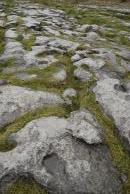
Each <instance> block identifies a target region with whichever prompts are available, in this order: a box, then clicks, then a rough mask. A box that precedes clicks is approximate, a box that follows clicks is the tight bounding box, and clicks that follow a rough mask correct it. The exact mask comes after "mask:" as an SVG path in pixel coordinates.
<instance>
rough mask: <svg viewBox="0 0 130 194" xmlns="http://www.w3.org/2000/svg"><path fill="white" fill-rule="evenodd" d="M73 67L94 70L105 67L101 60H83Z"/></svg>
mask: <svg viewBox="0 0 130 194" xmlns="http://www.w3.org/2000/svg"><path fill="white" fill-rule="evenodd" d="M74 65H75V66H77V67H80V66H82V65H87V66H89V67H90V68H91V69H93V70H96V69H100V68H101V67H103V66H104V65H105V61H104V60H103V59H92V58H84V59H81V60H79V61H77V62H75V63H74Z"/></svg>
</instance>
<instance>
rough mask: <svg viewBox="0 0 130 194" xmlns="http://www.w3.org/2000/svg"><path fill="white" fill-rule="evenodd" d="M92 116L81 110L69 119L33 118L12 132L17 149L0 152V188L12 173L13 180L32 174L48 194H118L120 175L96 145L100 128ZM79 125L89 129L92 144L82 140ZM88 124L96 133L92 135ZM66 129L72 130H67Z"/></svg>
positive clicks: (103, 150) (102, 147) (98, 140)
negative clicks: (18, 129)
mask: <svg viewBox="0 0 130 194" xmlns="http://www.w3.org/2000/svg"><path fill="white" fill-rule="evenodd" d="M77 119H78V120H77ZM93 119H94V118H93V116H92V115H91V114H90V113H89V112H87V111H85V110H82V111H79V112H74V113H72V115H71V117H70V119H68V120H67V119H64V118H58V117H48V118H40V119H38V120H34V121H32V122H30V123H28V124H27V125H26V126H25V127H24V128H23V129H21V131H19V132H18V133H16V134H13V135H12V137H11V139H12V140H14V141H15V142H17V146H16V148H15V149H13V150H12V151H9V152H6V153H0V167H1V168H0V180H2V181H1V184H0V189H1V191H2V189H3V188H2V185H3V184H2V183H3V182H4V183H6V181H7V182H8V177H10V172H11V177H12V179H15V178H16V177H17V176H19V175H23V176H24V175H25V174H31V175H32V176H33V177H34V179H35V180H36V181H37V182H39V183H40V184H42V185H43V186H45V185H46V186H47V188H49V191H50V193H59V192H60V193H65V194H70V193H71V194H73V193H86V194H87V193H95V194H100V193H104V194H108V193H113V194H114V193H115V194H116V193H121V182H120V179H119V174H118V172H117V170H116V169H115V168H114V167H113V166H112V162H111V160H110V158H109V152H108V149H107V148H106V146H104V145H98V144H97V145H96V144H95V143H101V140H100V135H99V134H98V130H99V133H100V128H99V126H98V125H97V123H96V122H95V121H94V120H93ZM74 120H76V123H77V124H74ZM78 121H79V123H80V122H81V124H80V126H78ZM83 122H86V124H85V123H84V124H83ZM91 122H93V123H92V124H91ZM94 122H95V123H94ZM82 124H83V125H84V126H85V125H86V129H87V128H88V134H86V135H87V142H88V143H90V141H92V142H91V143H92V144H91V146H90V145H89V144H86V143H85V142H84V141H81V139H82V132H83V131H82V126H83V125H82ZM74 125H75V126H74ZM90 125H91V127H92V126H93V130H95V132H96V130H97V133H94V134H93V135H92V134H91V132H90V131H89V130H90V129H91V127H90ZM68 128H69V129H70V128H72V132H70V131H69V133H68ZM94 128H95V129H94ZM78 131H79V133H78ZM80 131H81V133H80ZM93 132H94V131H93ZM73 135H74V137H73ZM92 136H93V138H92ZM96 136H97V137H96ZM89 137H90V141H89V140H88V138H89ZM94 139H96V141H93V140H94ZM83 140H85V139H84V138H83ZM93 143H94V144H93ZM81 185H82V186H81ZM106 185H107V187H106Z"/></svg>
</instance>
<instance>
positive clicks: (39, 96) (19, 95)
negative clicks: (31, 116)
mask: <svg viewBox="0 0 130 194" xmlns="http://www.w3.org/2000/svg"><path fill="white" fill-rule="evenodd" d="M63 103H64V102H63V100H62V99H61V98H60V96H58V95H56V94H53V93H49V92H40V91H33V90H30V89H27V88H23V87H18V86H11V85H3V86H0V107H1V108H0V127H3V126H5V125H7V124H9V123H11V122H13V121H14V120H15V119H16V118H18V117H20V116H22V115H23V114H24V113H26V112H28V111H32V110H35V109H36V108H41V107H44V106H47V105H56V104H63Z"/></svg>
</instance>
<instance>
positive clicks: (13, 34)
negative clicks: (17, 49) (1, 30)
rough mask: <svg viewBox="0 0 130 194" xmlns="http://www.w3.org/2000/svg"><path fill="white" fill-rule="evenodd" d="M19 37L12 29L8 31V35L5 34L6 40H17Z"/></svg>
mask: <svg viewBox="0 0 130 194" xmlns="http://www.w3.org/2000/svg"><path fill="white" fill-rule="evenodd" d="M17 36H18V35H17V33H16V32H15V31H14V30H12V29H9V30H7V31H6V33H5V38H13V39H16V38H17Z"/></svg>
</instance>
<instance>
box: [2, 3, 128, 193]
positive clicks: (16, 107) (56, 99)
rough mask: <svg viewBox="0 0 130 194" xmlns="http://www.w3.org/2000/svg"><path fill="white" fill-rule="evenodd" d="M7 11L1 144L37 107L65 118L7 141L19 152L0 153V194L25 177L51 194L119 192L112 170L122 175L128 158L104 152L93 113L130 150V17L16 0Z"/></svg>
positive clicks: (42, 122)
mask: <svg viewBox="0 0 130 194" xmlns="http://www.w3.org/2000/svg"><path fill="white" fill-rule="evenodd" d="M5 8H7V7H5V1H3V2H0V40H1V42H0V128H2V127H5V128H4V129H5V131H4V130H3V131H2V130H1V131H0V133H2V136H0V140H1V139H2V137H3V136H4V138H5V139H6V135H8V125H9V129H10V127H12V125H10V123H12V122H14V123H13V124H14V125H15V120H16V119H17V118H19V119H20V121H21V120H22V119H23V117H22V118H20V117H21V116H23V115H24V114H25V113H28V112H31V111H35V110H36V109H37V108H40V110H41V109H43V110H42V111H44V110H45V107H46V106H50V107H51V108H52V109H54V112H55V111H57V108H61V109H62V111H63V112H64V113H65V114H64V113H63V114H64V118H58V117H56V116H53V117H48V118H39V119H37V120H34V121H31V122H30V123H28V124H27V123H26V125H25V127H24V128H22V129H21V130H19V132H17V133H16V134H13V135H12V136H10V137H9V140H10V141H14V142H16V143H17V145H16V147H15V148H12V150H10V151H7V152H5V153H4V152H0V193H2V194H5V191H6V189H7V187H8V184H12V182H13V180H15V179H17V178H18V177H22V176H23V177H29V176H31V177H32V178H33V179H35V180H36V182H38V183H40V184H41V185H42V186H43V187H47V189H48V192H50V193H53V194H58V193H61V194H88V193H89V194H90V193H91V194H92V193H93V194H120V193H122V179H121V178H122V173H119V172H118V171H117V169H116V167H115V166H116V165H117V167H119V169H120V162H121V166H123V167H124V166H125V167H124V168H125V170H124V169H123V172H124V171H126V166H128V165H127V164H124V163H128V162H127V161H124V160H125V158H128V157H125V158H122V157H123V156H126V152H125V151H124V150H125V149H122V148H123V147H122V145H119V147H118V146H116V148H115V149H114V150H111V149H113V147H112V146H113V145H112V146H111V145H108V146H107V145H105V143H106V142H105V141H104V137H106V136H105V135H106V134H105V133H106V130H107V129H102V127H101V126H100V125H99V123H98V122H97V121H96V119H95V117H94V115H93V114H95V113H96V115H97V117H98V116H99V117H101V118H100V119H102V121H101V123H104V118H106V119H107V117H106V114H107V115H108V117H110V118H109V120H110V123H111V121H113V122H114V123H115V125H116V127H115V128H117V131H119V134H120V135H121V137H122V139H123V142H124V143H125V145H126V148H127V149H128V150H130V130H129V125H130V104H129V102H130V43H129V40H130V28H129V27H130V22H129V21H128V20H129V13H130V10H129V9H127V10H126V9H124V8H123V7H121V9H117V8H114V7H107V6H103V7H102V6H100V7H98V6H85V4H84V5H82V4H80V5H79V6H77V7H76V10H75V11H74V12H73V7H71V10H70V12H69V10H68V9H69V7H67V13H66V12H65V11H62V10H59V9H57V8H53V9H52V8H51V7H48V6H45V5H42V4H40V5H39V4H35V3H31V2H28V1H22V2H21V1H20V0H19V1H17V2H16V4H14V6H13V7H12V8H11V9H10V7H9V9H10V11H9V12H7V13H6V10H5ZM65 9H66V7H64V10H65ZM74 9H75V8H74ZM76 12H77V15H76ZM83 12H84V13H83ZM80 14H81V15H80ZM72 15H73V16H72ZM33 89H36V91H35V90H33ZM43 90H44V92H43ZM48 91H53V92H48ZM94 93H95V96H96V99H95V96H94ZM61 96H62V97H61ZM99 104H100V105H101V107H99ZM58 106H59V107H58ZM89 106H90V107H89ZM50 107H49V108H50ZM55 107H56V109H55ZM81 107H82V108H84V107H87V108H88V110H91V111H92V112H91V113H90V112H89V111H88V110H86V109H81ZM51 108H50V109H51ZM100 108H101V109H100ZM50 109H49V111H51V110H50ZM99 109H100V110H102V111H103V112H101V111H100V110H99ZM58 110H59V109H58ZM74 110H77V111H74ZM98 111H99V112H98ZM98 113H99V114H98ZM34 114H35V113H34ZM101 114H102V115H101ZM103 114H105V115H103ZM49 115H51V113H50V112H49ZM52 115H54V113H53V110H52ZM58 115H60V111H59V112H58ZM102 117H103V118H102ZM21 122H22V121H21ZM16 123H17V121H16ZM111 124H112V123H111ZM16 126H17V125H16ZM105 126H107V124H105ZM106 128H107V127H106ZM2 129H3V128H2ZM110 130H112V129H110ZM16 131H18V129H16ZM9 133H10V132H9ZM0 135H1V134H0ZM113 136H114V137H113V139H115V140H116V138H118V136H116V133H113ZM4 138H3V139H4ZM109 138H111V137H109ZM3 139H2V141H4V144H6V143H7V142H6V141H7V139H6V140H5V139H4V140H3ZM110 142H111V140H110ZM108 144H110V143H108ZM7 146H8V145H7ZM120 146H121V156H120V158H119V160H118V158H114V157H116V156H117V152H118V151H120ZM0 149H1V142H0ZM109 149H110V150H111V151H112V152H114V154H112V157H111V152H110V150H109ZM2 150H3V148H2ZM8 150H9V149H8ZM122 152H123V154H122ZM112 159H114V161H117V163H114V165H113V162H112V161H111V160H112ZM121 159H122V160H123V161H120V160H121ZM127 170H128V169H127ZM126 173H127V172H126ZM123 176H124V174H123ZM128 177H129V176H128ZM128 179H129V178H128ZM128 181H129V180H128ZM128 192H129V191H128Z"/></svg>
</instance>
